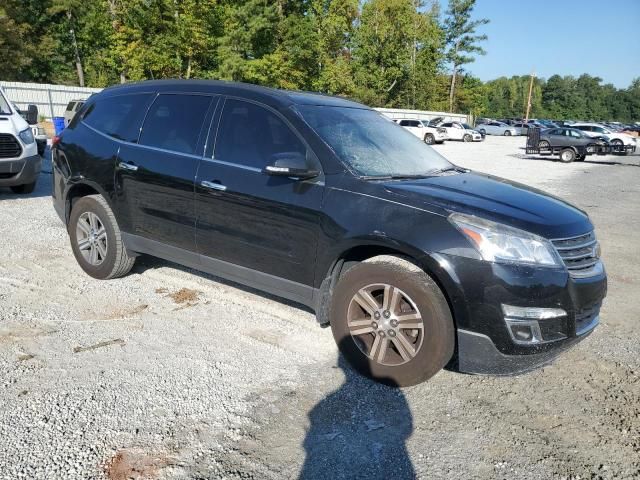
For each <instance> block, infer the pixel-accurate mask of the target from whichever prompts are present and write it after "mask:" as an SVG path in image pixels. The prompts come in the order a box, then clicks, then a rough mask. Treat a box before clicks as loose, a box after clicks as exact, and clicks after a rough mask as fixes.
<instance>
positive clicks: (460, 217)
mask: <svg viewBox="0 0 640 480" xmlns="http://www.w3.org/2000/svg"><path fill="white" fill-rule="evenodd" d="M449 221H450V222H451V223H453V224H454V225H455V226H456V227H457V228H458V230H460V231H461V232H462V233H463V234H464V235H465V236H466V237H467V238H468V239H469V240H470V241H471V243H472V244H473V245H474V246H475V247H476V248H477V249H478V252H479V253H480V255H482V258H483V259H484V260H486V261H488V262H498V263H518V264H526V265H542V266H546V267H560V266H562V263H561V262H562V260H561V259H560V258H559V257H558V254H557V252H556V249H555V248H554V247H553V245H552V244H551V242H550V241H549V240H547V239H546V238H542V237H539V236H537V235H534V234H532V233H529V232H525V231H523V230H518V229H517V228H513V227H508V226H506V225H502V224H500V223H496V222H492V221H490V220H484V219H482V218H478V217H473V216H470V215H464V214H461V213H454V214H452V215H450V216H449Z"/></svg>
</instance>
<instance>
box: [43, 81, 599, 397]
mask: <svg viewBox="0 0 640 480" xmlns="http://www.w3.org/2000/svg"><path fill="white" fill-rule="evenodd" d="M53 163H54V176H53V182H54V189H53V196H54V204H55V208H56V210H57V212H58V214H59V216H60V217H61V219H62V220H63V222H64V223H65V225H66V226H67V230H68V232H69V236H70V239H71V247H72V249H73V253H74V255H75V257H76V259H77V261H78V263H79V264H80V266H81V267H82V269H83V270H84V271H85V272H87V273H88V274H89V275H91V276H93V277H95V278H99V279H110V278H115V277H119V276H122V275H125V274H126V273H127V272H128V271H129V270H130V269H131V267H132V266H133V264H134V262H135V259H136V256H138V255H140V254H149V255H154V256H157V257H161V258H164V259H167V260H171V261H174V262H178V263H180V264H184V265H187V266H189V267H192V268H195V269H198V270H201V271H204V272H209V273H212V274H215V275H217V276H219V277H223V278H226V279H229V280H232V281H235V282H238V283H240V284H244V285H247V286H250V287H254V288H257V289H260V290H263V291H266V292H269V293H272V294H276V295H278V296H280V297H284V298H287V299H290V300H293V301H295V302H299V303H301V304H304V305H307V306H309V307H311V308H313V309H314V310H315V312H316V314H317V318H318V321H319V322H320V324H322V325H331V328H332V330H333V334H334V337H335V339H336V341H337V343H338V345H339V347H340V349H341V351H342V352H343V353H344V355H345V356H346V357H347V358H348V359H349V361H350V362H351V363H352V364H353V365H354V366H355V367H356V368H357V369H358V370H359V371H361V372H363V373H364V374H367V375H370V376H371V377H373V378H376V379H378V380H379V381H383V382H387V383H390V384H394V385H411V384H415V383H418V382H421V381H423V380H425V379H428V378H429V377H431V376H432V375H434V374H435V373H436V372H438V371H439V370H440V369H441V368H442V367H444V366H445V365H447V364H449V365H451V367H452V368H458V369H459V370H461V371H465V372H473V373H494V374H509V373H517V372H521V371H526V370H530V369H532V368H535V367H537V366H539V365H542V364H544V363H547V362H548V361H550V360H551V359H552V358H554V357H555V356H556V355H557V354H558V353H559V352H560V351H562V350H564V349H566V348H567V347H569V346H571V345H573V344H575V343H576V342H577V341H579V340H581V339H582V338H584V337H585V336H586V335H587V334H588V333H590V332H591V331H592V330H593V329H594V327H595V326H596V325H597V323H598V318H599V317H598V314H599V309H600V304H601V302H602V300H603V298H604V296H605V293H606V275H605V271H604V268H603V265H602V263H601V261H600V259H599V257H600V251H599V246H598V242H597V241H596V238H595V235H594V232H593V225H592V224H591V222H590V221H589V218H588V216H587V215H586V214H585V213H584V212H582V211H580V210H578V209H577V208H575V207H573V206H571V205H569V204H567V203H565V202H563V201H562V200H559V199H557V198H554V197H551V196H549V195H546V194H544V193H543V192H540V191H537V190H533V189H531V188H529V187H526V186H524V185H520V184H516V183H513V182H509V181H506V180H503V179H500V178H495V177H491V176H488V175H484V174H480V173H474V172H470V171H468V170H465V169H462V168H459V167H456V166H454V165H452V164H451V163H449V162H448V161H447V160H446V159H445V158H443V157H442V156H440V155H439V154H438V153H437V152H436V151H435V150H433V149H432V148H431V147H429V146H427V145H425V144H424V143H423V142H421V141H420V140H419V139H417V138H416V137H415V136H413V135H412V134H411V133H409V132H407V131H406V130H405V129H403V128H402V127H400V126H398V125H396V124H394V123H393V122H390V121H389V120H387V119H386V118H384V117H383V116H381V115H380V114H378V113H377V112H375V111H374V110H371V109H369V108H367V107H365V106H363V105H360V104H358V103H354V102H351V101H348V100H345V99H342V98H335V97H330V96H324V95H317V94H310V93H300V92H288V91H280V90H273V89H268V88H262V87H257V86H252V85H244V84H238V83H225V82H215V81H177V80H172V81H151V82H143V83H139V84H132V85H125V86H118V87H112V88H108V89H106V90H104V91H103V92H102V93H100V94H98V95H95V96H93V97H92V98H91V99H90V100H89V101H88V102H87V103H86V104H85V105H84V106H83V108H82V110H81V111H80V112H79V113H78V115H76V116H75V118H74V119H73V121H72V122H71V124H70V125H69V127H68V128H66V129H65V130H64V132H63V133H62V135H61V136H60V138H59V139H58V142H57V144H56V145H55V147H54V153H53ZM312 342H313V341H312V340H311V339H310V341H309V343H310V344H312Z"/></svg>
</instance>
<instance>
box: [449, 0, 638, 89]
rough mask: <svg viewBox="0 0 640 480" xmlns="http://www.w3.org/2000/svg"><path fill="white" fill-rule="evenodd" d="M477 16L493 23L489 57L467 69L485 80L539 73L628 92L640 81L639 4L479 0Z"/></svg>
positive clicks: (487, 29)
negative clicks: (586, 77)
mask: <svg viewBox="0 0 640 480" xmlns="http://www.w3.org/2000/svg"><path fill="white" fill-rule="evenodd" d="M441 6H442V12H443V13H444V11H446V8H447V0H442V2H441ZM474 16H476V17H477V18H480V17H484V18H488V19H490V20H491V23H489V24H488V25H485V26H483V27H481V30H480V32H482V33H486V34H487V35H488V37H489V40H488V41H486V42H484V48H485V50H486V51H487V54H486V55H485V56H480V57H478V58H477V59H476V61H475V62H474V63H471V64H469V65H467V66H466V67H465V68H466V69H467V70H468V71H470V72H471V73H472V74H474V75H475V76H477V77H480V79H481V80H491V79H493V78H497V77H500V76H511V75H526V74H529V73H531V71H532V70H535V71H536V74H537V75H538V76H539V77H544V78H549V77H550V76H551V75H553V74H555V73H558V74H560V75H574V76H579V75H580V74H582V73H588V74H590V75H594V76H598V77H600V78H602V79H603V81H604V83H613V84H614V85H615V86H616V87H620V88H626V87H628V86H629V84H630V83H631V80H632V79H633V78H635V77H640V0H477V2H476V7H475V9H474Z"/></svg>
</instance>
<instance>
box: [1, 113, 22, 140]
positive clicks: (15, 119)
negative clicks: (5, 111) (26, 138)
mask: <svg viewBox="0 0 640 480" xmlns="http://www.w3.org/2000/svg"><path fill="white" fill-rule="evenodd" d="M26 128H29V124H28V123H27V122H26V120H25V119H24V118H22V117H21V116H20V114H18V113H15V112H14V113H13V114H12V115H0V133H10V134H12V135H17V134H18V132H21V131H23V130H24V129H26Z"/></svg>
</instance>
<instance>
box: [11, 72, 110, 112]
mask: <svg viewBox="0 0 640 480" xmlns="http://www.w3.org/2000/svg"><path fill="white" fill-rule="evenodd" d="M0 87H2V89H3V90H4V93H5V94H6V95H7V97H9V100H10V101H12V102H13V103H15V104H16V105H17V106H18V108H19V109H21V110H23V109H26V108H27V105H29V104H33V105H36V106H37V107H38V113H39V115H44V116H45V117H49V118H53V117H62V116H63V115H64V111H65V109H66V108H67V104H68V103H69V102H70V101H71V100H77V99H80V98H82V99H86V98H88V97H89V96H90V95H91V94H93V93H97V92H100V91H101V90H102V89H101V88H85V87H68V86H66V85H51V84H48V83H23V82H3V81H0Z"/></svg>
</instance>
